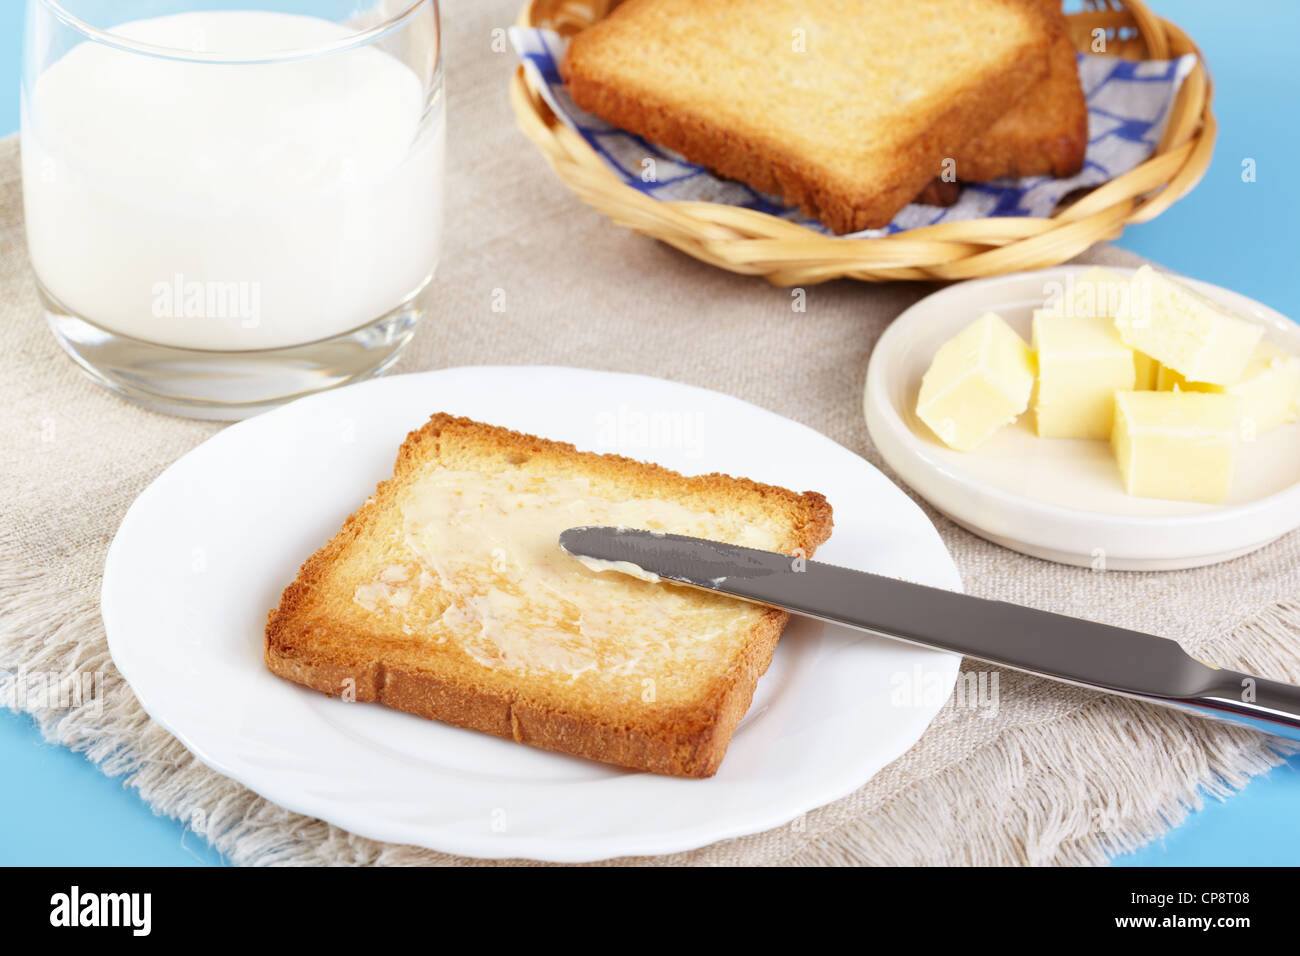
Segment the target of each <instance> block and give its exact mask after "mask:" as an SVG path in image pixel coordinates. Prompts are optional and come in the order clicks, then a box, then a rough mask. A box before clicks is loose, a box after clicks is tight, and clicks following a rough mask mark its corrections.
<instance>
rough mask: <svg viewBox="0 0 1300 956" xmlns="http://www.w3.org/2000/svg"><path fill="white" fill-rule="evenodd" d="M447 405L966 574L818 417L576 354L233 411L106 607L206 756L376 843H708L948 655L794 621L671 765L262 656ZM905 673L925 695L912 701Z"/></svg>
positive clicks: (919, 564)
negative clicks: (487, 726)
mask: <svg viewBox="0 0 1300 956" xmlns="http://www.w3.org/2000/svg"><path fill="white" fill-rule="evenodd" d="M436 411H446V412H451V413H454V414H459V415H468V416H471V417H474V418H476V419H479V420H482V421H486V422H491V423H494V424H499V425H505V426H508V427H510V428H515V429H520V430H523V431H527V432H532V433H535V434H539V435H544V436H546V437H548V438H555V439H560V440H564V441H570V442H573V443H574V444H576V445H578V446H579V447H580V448H587V449H593V450H597V451H602V452H604V451H610V452H620V453H623V454H626V455H631V456H635V457H638V458H643V459H650V460H654V461H658V462H661V463H662V464H664V465H667V466H669V467H671V468H675V469H678V470H680V471H683V472H688V473H701V472H711V471H725V472H730V473H732V474H738V475H745V476H748V477H751V478H754V479H756V480H761V481H766V482H774V483H777V484H782V485H787V486H789V487H791V488H795V489H799V490H804V489H816V490H818V491H821V492H823V493H824V494H826V495H827V497H828V498H829V499H830V501H831V504H832V506H833V507H834V509H835V531H834V534H833V537H832V538H831V540H830V541H829V542H828V543H827V544H826V545H825V547H824V548H823V549H822V550H821V551H819V552H818V557H824V558H825V559H826V560H828V561H833V562H836V563H838V564H843V565H848V566H850V567H856V568H861V569H864V570H871V571H877V572H880V573H884V574H890V575H895V576H900V577H907V578H911V579H914V580H917V581H921V582H924V583H927V584H931V585H935V586H938V587H945V588H950V589H954V590H958V589H960V587H961V582H960V579H959V577H958V575H957V570H956V568H955V567H954V566H953V563H952V560H951V559H950V558H949V556H948V553H947V551H946V550H945V548H944V546H943V543H942V541H941V540H940V538H939V535H938V533H937V532H936V531H935V530H934V527H933V526H932V525H931V524H930V522H929V521H928V520H927V519H926V517H925V515H924V514H923V513H922V512H921V510H920V509H919V508H917V507H916V506H915V504H913V502H912V501H911V499H909V498H908V497H907V496H906V495H905V494H904V493H903V492H902V491H900V490H899V489H898V488H897V487H895V486H894V485H893V484H891V483H890V482H889V481H888V480H887V479H886V478H885V477H884V476H883V475H881V474H880V473H879V472H878V471H876V470H875V469H874V468H872V467H871V466H870V465H868V464H867V463H866V462H865V461H863V460H862V459H861V458H859V457H857V456H856V455H854V454H852V453H851V452H849V451H847V450H846V449H844V448H842V447H840V446H839V445H836V444H835V443H834V442H832V441H830V440H829V439H827V438H826V437H824V436H822V435H820V434H818V433H817V432H814V431H813V430H811V429H809V428H806V427H805V426H803V425H799V424H796V423H794V422H791V421H788V420H786V419H783V418H780V417H778V416H776V415H773V414H772V413H770V412H767V411H764V410H763V409H760V408H756V407H754V406H753V405H749V404H746V403H744V402H741V401H739V400H737V399H734V398H730V397H728V396H725V395H720V394H718V393H716V392H709V391H704V390H702V389H698V388H691V387H688V386H684V385H678V384H674V383H671V382H665V381H661V380H658V379H651V378H644V377H641V376H632V375H619V374H614V373H608V372H591V371H580V370H575V369H562V368H522V367H514V368H458V369H447V370H443V371H438V372H427V373H423V374H419V375H405V376H396V377H391V378H385V379H380V380H377V381H374V382H368V383H365V384H362V385H355V386H351V387H349V388H343V389H339V390H338V391H334V392H327V393H324V394H321V395H316V396H313V397H311V398H307V399H303V400H301V401H298V402H295V403H293V404H291V405H288V406H285V407H284V408H281V409H278V410H276V411H273V412H270V413H268V414H266V415H263V416H260V417H258V418H254V419H251V420H249V421H247V422H242V423H239V424H237V425H233V426H231V427H230V428H228V429H226V430H225V431H223V432H221V433H219V434H217V435H216V436H214V437H213V438H212V439H211V440H209V441H208V442H206V443H204V444H203V445H201V446H200V447H199V448H197V449H195V450H194V451H192V452H190V453H189V454H188V455H186V456H185V457H183V458H181V459H180V460H179V461H178V462H176V463H175V464H174V465H172V466H171V467H170V468H169V469H168V470H167V471H166V472H164V473H163V474H162V475H161V476H160V477H159V478H158V479H157V480H156V481H155V482H154V483H153V484H152V485H151V486H150V487H149V488H148V489H147V490H146V491H145V492H144V493H143V494H142V495H141V496H140V497H139V499H138V500H137V501H136V502H135V504H133V505H132V506H131V509H130V511H129V512H128V513H127V515H126V518H125V519H124V520H123V521H122V526H121V528H120V529H119V530H118V533H117V537H116V538H115V539H114V541H113V545H112V547H111V548H110V550H109V554H108V562H107V566H106V568H105V571H104V591H103V613H104V624H105V627H106V628H107V631H108V640H109V647H110V649H111V650H112V654H113V660H114V661H115V662H116V664H117V666H118V669H119V670H120V671H121V672H122V674H123V675H124V676H125V677H126V679H127V680H128V681H129V682H130V684H131V686H132V688H133V689H134V690H135V692H136V694H137V696H138V697H139V698H140V701H141V703H142V704H143V705H144V707H145V709H146V710H148V712H149V713H150V715H152V716H153V718H154V719H155V720H157V721H158V722H159V723H160V724H162V725H163V726H164V727H166V728H167V729H168V730H169V731H171V732H172V733H173V734H175V735H176V736H177V737H179V738H180V739H181V741H182V742H184V744H185V745H186V746H187V747H189V748H190V750H192V751H193V752H194V753H195V754H196V755H197V756H198V757H199V759H201V760H202V761H203V762H204V763H206V764H208V765H209V766H210V767H213V768H214V769H216V770H218V771H220V772H221V773H224V774H226V775H228V776H230V777H234V778H235V779H236V780H239V781H240V782H242V783H244V784H246V785H247V786H249V787H251V788H252V789H253V790H256V791H257V792H258V793H261V794H262V795H264V796H266V797H267V798H269V799H270V800H273V801H274V802H276V803H278V804H281V805H283V806H285V807H288V808H290V809H292V810H296V811H298V812H300V813H305V814H308V815H311V816H316V817H320V818H323V819H325V820H328V821H330V822H331V823H335V824H337V825H338V826H341V827H343V828H344V829H347V830H351V831H353V832H355V833H359V834H362V835H365V836H368V837H372V838H375V839H378V840H388V841H393V842H397V843H410V844H417V845H420V846H426V847H430V848H433V849H437V850H444V851H447V852H450V853H458V854H464V855H467V856H478V857H529V858H535V859H544V860H556V861H579V860H593V859H602V858H607V857H614V856H623V855H631V854H656V853H668V852H674V851H679V850H687V849H693V848H695V847H699V846H703V845H705V844H707V843H711V842H713V841H715V840H720V839H724V838H727V837H734V836H740V835H743V834H747V833H753V832H756V831H759V830H764V829H767V828H770V827H774V826H778V825H780V824H783V823H785V822H787V821H789V820H792V819H794V818H796V817H798V816H799V815H800V814H801V813H803V812H804V811H807V810H809V809H812V808H814V807H817V806H820V805H822V804H825V803H828V802H830V801H832V800H835V799H836V798H838V797H841V796H843V795H845V794H847V793H849V792H851V791H853V790H854V789H856V788H857V787H859V786H861V785H862V784H863V783H865V782H866V781H867V780H868V779H870V778H871V776H872V775H873V774H875V773H876V772H877V771H878V770H879V769H880V768H881V767H883V766H885V765H886V764H887V763H889V762H890V761H891V760H893V759H894V758H896V757H898V756H899V755H900V754H902V753H903V752H904V751H905V750H907V748H908V747H910V746H911V745H912V744H913V743H914V742H915V741H916V739H917V738H918V737H920V736H921V733H922V732H923V731H924V730H925V728H926V726H927V725H928V724H929V723H930V720H931V719H932V718H933V716H934V715H935V713H936V712H937V711H938V709H939V707H940V706H941V705H942V704H943V702H944V700H946V699H947V697H948V694H949V692H950V691H951V689H952V686H953V684H954V682H955V680H956V672H957V665H958V662H959V658H957V657H955V656H953V655H948V654H941V653H938V652H932V651H926V650H921V649H918V648H914V647H909V646H907V645H904V644H898V643H894V642H890V641H886V640H881V639H878V638H871V637H867V636H865V635H861V634H857V633H854V632H852V631H848V630H846V629H843V628H838V627H833V626H828V625H824V624H821V623H818V622H814V621H810V620H798V621H792V622H791V625H790V627H789V629H788V631H787V632H786V635H785V637H783V638H782V640H781V644H780V647H779V648H778V650H777V653H776V658H775V660H774V661H773V664H772V668H771V670H770V671H769V672H768V674H767V675H766V676H765V677H764V678H763V680H762V681H761V682H760V683H759V686H758V692H757V694H756V695H755V698H754V705H753V707H752V708H751V710H750V712H749V714H748V715H747V716H746V718H745V720H744V722H743V723H742V724H741V726H740V728H739V729H738V730H737V732H736V735H735V738H734V739H733V741H732V744H731V748H730V752H729V753H728V754H727V758H726V760H725V761H723V764H722V769H721V770H720V771H719V772H718V774H717V776H716V777H714V778H712V779H709V780H682V779H673V778H668V777H657V776H653V775H649V774H641V773H631V772H626V771H621V770H617V769H613V768H610V767H607V766H604V765H602V764H598V763H594V762H591V761H586V760H582V759H578V758H573V757H567V756H563V755H557V754H551V753H544V752H541V751H537V750H532V749H530V748H527V747H521V746H519V745H517V744H514V743H512V742H509V741H504V740H498V739H496V738H494V737H490V736H487V735H484V734H478V733H475V732H473V731H467V730H460V729H457V728H454V727H449V726H446V725H443V724H438V723H435V722H432V721H427V720H422V719H420V718H418V717H413V716H410V715H407V714H402V713H398V712H396V711H391V710H387V709H385V708H383V707H380V706H378V705H361V704H355V703H344V702H341V701H338V700H333V699H330V698H327V697H325V696H323V695H321V694H317V693H314V692H312V691H309V690H306V689H304V688H301V687H298V686H296V685H294V684H291V683H288V682H287V681H283V680H281V679H279V678H277V677H275V676H273V675H272V674H270V673H269V672H268V671H267V670H266V669H265V667H264V666H263V663H262V628H263V625H264V623H265V620H266V613H267V610H268V609H269V608H271V607H273V606H274V605H275V604H276V602H277V601H278V599H279V596H280V591H281V590H282V589H283V588H284V586H285V585H286V584H288V583H289V582H290V581H291V580H292V579H293V577H294V575H295V574H296V573H297V569H298V566H299V564H301V562H302V561H303V560H304V559H305V558H306V557H307V556H308V555H309V554H311V553H312V551H314V550H315V549H316V548H318V547H319V546H320V545H321V544H323V543H324V542H325V541H326V540H327V539H328V538H329V537H330V536H331V535H332V534H333V533H334V532H335V531H336V530H337V529H338V527H339V526H340V525H341V524H342V522H343V519H344V518H345V517H347V515H348V514H349V513H350V512H352V511H353V510H354V509H355V508H356V507H357V506H358V505H359V504H360V503H361V502H362V501H364V500H365V499H366V497H367V496H368V495H370V494H371V493H372V492H373V490H374V487H375V485H376V483H377V482H379V481H380V480H381V479H384V478H386V477H388V476H389V475H390V474H391V471H392V467H393V460H394V458H395V455H396V451H397V447H398V445H399V444H400V443H401V441H402V439H403V438H404V437H405V435H406V433H407V432H408V431H409V430H411V429H414V428H418V427H419V426H420V425H422V424H423V423H424V422H425V421H426V420H427V418H428V416H429V415H430V414H431V413H433V412H436ZM909 693H910V696H908V695H909Z"/></svg>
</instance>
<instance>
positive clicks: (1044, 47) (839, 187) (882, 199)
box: [560, 0, 1052, 234]
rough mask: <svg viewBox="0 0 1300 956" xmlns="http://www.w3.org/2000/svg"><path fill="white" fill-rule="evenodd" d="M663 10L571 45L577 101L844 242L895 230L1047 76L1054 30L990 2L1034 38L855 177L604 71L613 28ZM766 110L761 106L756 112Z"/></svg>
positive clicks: (1011, 3)
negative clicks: (779, 200)
mask: <svg viewBox="0 0 1300 956" xmlns="http://www.w3.org/2000/svg"><path fill="white" fill-rule="evenodd" d="M655 2H656V0H626V2H624V3H622V4H620V5H619V6H618V7H617V8H616V9H615V10H614V11H613V12H612V13H611V14H610V15H609V16H608V17H606V18H605V19H604V20H601V21H599V22H597V23H596V24H594V25H593V26H591V27H589V28H587V29H586V30H584V31H582V32H580V33H579V34H578V35H577V36H575V37H574V38H573V40H572V41H571V42H570V44H569V48H568V50H567V51H566V53H565V56H564V58H563V60H562V62H561V64H560V72H561V75H562V76H563V77H564V80H565V84H566V87H567V88H568V91H569V94H570V95H571V96H572V98H573V100H574V102H575V103H577V105H578V106H579V107H580V108H582V109H584V110H586V111H587V112H590V113H594V114H595V115H597V116H599V117H600V118H602V119H604V120H605V121H607V122H609V123H612V124H613V125H615V126H618V127H621V128H623V129H627V130H630V131H632V132H634V133H637V134H638V135H640V136H643V137H644V138H646V139H648V140H650V141H652V142H655V143H658V144H660V145H662V146H666V147H668V148H669V149H672V150H675V151H677V152H679V153H681V154H682V155H684V156H685V157H686V158H687V159H688V160H690V161H692V162H695V163H699V164H701V165H704V166H708V167H710V168H711V169H713V170H715V171H717V172H718V173H720V174H721V175H723V176H727V177H730V178H733V179H738V180H741V181H743V182H745V183H748V184H749V185H750V186H752V187H754V188H755V189H758V190H760V191H763V192H768V193H776V194H778V195H780V196H782V197H783V199H784V201H785V202H786V203H788V204H790V205H793V206H796V207H798V208H799V209H800V210H802V211H803V212H804V213H806V214H808V215H809V216H812V217H814V218H816V219H818V220H820V221H821V222H822V223H823V224H825V225H826V226H827V227H828V228H830V229H831V230H832V231H833V232H835V233H837V234H844V233H850V232H857V231H860V230H863V229H873V228H880V227H883V226H885V225H887V224H888V223H889V222H890V221H891V220H892V219H893V217H894V215H895V214H897V212H898V211H899V210H900V209H902V208H903V207H904V206H906V205H907V204H908V203H909V202H910V201H912V199H913V198H914V197H915V196H916V195H917V194H918V193H919V192H920V191H921V190H922V189H923V187H925V185H926V183H927V182H929V181H930V179H932V178H933V177H934V175H935V173H936V172H938V171H939V170H940V169H941V168H942V167H941V163H942V162H943V160H944V159H945V158H948V157H952V156H954V155H955V154H956V153H957V152H958V151H959V150H960V148H961V147H963V146H964V145H965V144H967V143H968V142H970V141H971V140H973V139H974V138H975V137H976V136H977V135H978V134H979V133H981V132H982V131H984V130H987V129H988V128H989V126H990V124H992V123H993V122H994V121H995V120H997V119H998V118H999V117H1001V116H1002V115H1003V114H1005V113H1006V112H1007V111H1008V110H1009V109H1010V108H1011V107H1012V105H1013V104H1014V103H1016V102H1017V101H1018V100H1019V99H1021V98H1022V97H1023V96H1024V95H1025V94H1027V93H1028V92H1029V90H1030V89H1031V88H1032V87H1033V85H1034V84H1036V83H1037V82H1038V81H1040V80H1042V79H1043V78H1044V77H1046V76H1047V73H1048V69H1049V65H1048V51H1049V50H1050V48H1051V41H1052V29H1051V23H1050V21H1049V20H1048V18H1047V16H1046V14H1045V12H1044V10H1043V8H1042V6H1041V5H1040V2H1039V0H1033V2H1029V0H989V2H990V3H993V4H998V5H1001V6H1004V7H1006V8H1007V9H1008V11H1009V12H1014V13H1017V14H1020V15H1021V16H1023V17H1024V19H1025V22H1026V24H1028V25H1029V26H1030V32H1031V34H1032V36H1031V37H1025V38H1023V39H1022V40H1021V41H1020V42H1019V43H1018V44H1016V45H1015V46H1014V47H1013V48H1012V49H1011V50H1010V52H1009V54H1008V55H1007V56H1006V57H1005V59H1004V60H1003V61H1002V62H1000V63H999V64H998V65H997V66H996V68H992V69H990V70H989V71H988V73H987V75H985V76H983V77H981V78H979V79H978V80H975V81H972V82H970V83H969V84H968V85H967V86H965V87H963V88H961V89H959V90H957V91H956V93H955V94H954V95H951V96H948V97H945V98H944V99H942V101H941V102H940V104H939V105H938V106H936V107H935V108H934V109H933V110H932V111H931V112H930V113H929V115H927V116H925V117H923V118H922V120H921V121H919V122H918V123H917V124H916V125H915V128H914V130H913V131H912V132H911V133H910V134H909V135H908V136H907V137H906V141H905V142H902V143H900V144H898V146H897V148H895V149H893V150H892V153H891V156H890V162H889V163H888V165H887V166H885V167H884V168H880V169H874V170H872V171H871V174H870V175H861V174H860V173H861V172H862V171H855V174H854V175H847V174H845V173H844V172H843V171H842V170H837V169H835V168H834V167H832V165H830V164H828V163H826V162H817V161H815V160H814V159H812V158H810V157H809V156H807V155H804V154H802V153H801V151H800V150H799V148H798V146H797V145H796V144H792V143H791V142H790V141H789V137H784V136H780V135H777V134H776V133H775V132H771V133H765V132H763V131H762V130H761V128H760V127H752V128H742V127H737V126H732V125H727V124H726V123H720V122H719V121H718V120H717V118H716V117H715V116H714V115H713V114H712V112H711V111H710V110H709V109H707V108H706V104H703V105H702V104H698V103H688V104H683V103H682V102H674V101H673V100H672V98H671V97H669V96H667V95H665V94H663V92H662V91H660V90H645V89H635V90H634V89H631V88H625V84H624V85H620V82H619V80H618V78H617V76H614V75H610V73H609V71H608V70H604V69H602V68H601V67H600V66H599V65H598V64H597V63H596V62H595V61H596V60H597V59H598V57H599V53H600V42H601V39H602V37H604V36H605V35H606V32H607V31H608V30H609V29H611V25H613V26H612V28H613V29H617V27H618V25H619V24H620V23H622V22H623V21H624V20H628V19H630V18H634V17H635V16H636V15H637V14H638V13H640V12H641V11H642V10H645V9H648V7H649V6H652V5H653V4H654V3H655ZM761 106H762V104H761V103H756V104H755V107H754V108H755V109H761Z"/></svg>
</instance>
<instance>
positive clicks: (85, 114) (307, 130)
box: [22, 0, 446, 419]
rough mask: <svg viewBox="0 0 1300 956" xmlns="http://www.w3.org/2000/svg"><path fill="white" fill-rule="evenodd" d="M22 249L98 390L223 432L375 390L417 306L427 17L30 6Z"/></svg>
mask: <svg viewBox="0 0 1300 956" xmlns="http://www.w3.org/2000/svg"><path fill="white" fill-rule="evenodd" d="M27 14H28V15H27V26H26V36H25V47H24V66H23V88H22V161H23V200H24V208H25V212H26V223H27V242H28V248H29V250H30V253H31V262H32V266H33V268H34V269H35V273H36V280H37V284H38V287H39V290H40V295H41V297H42V300H43V304H44V308H45V313H46V318H47V320H48V322H49V325H50V328H51V329H52V330H53V332H54V335H55V337H56V338H57V339H58V341H59V343H60V344H61V345H62V346H63V348H64V349H65V350H66V351H67V352H68V354H69V355H71V356H72V358H73V359H74V360H75V361H76V362H77V363H78V364H79V365H80V366H81V367H82V369H84V370H85V371H86V372H87V373H89V374H90V375H91V377H92V378H94V379H95V380H96V381H98V382H99V383H101V384H102V385H105V386H107V387H108V388H110V389H112V390H113V391H115V392H117V393H119V394H121V395H124V396H126V397H128V398H130V399H132V400H134V401H136V402H139V403H140V404H143V405H146V406H149V407H151V408H154V409H157V410H161V411H166V412H170V413H173V414H178V415H185V416H189V417H198V418H216V419H235V418H242V417H245V416H247V415H250V414H254V413H256V412H259V411H262V410H264V409H266V408H269V407H271V406H274V405H276V404H278V403H280V402H283V401H286V400H288V399H291V398H294V397H297V396H300V395H304V394H308V393H311V392H315V391H319V390H321V389H325V388H330V387H333V386H336V385H340V384H343V383H346V382H352V381H356V380H359V379H363V378H367V377H369V376H373V375H376V374H378V373H380V372H382V371H383V370H384V369H385V368H387V367H388V366H389V365H390V364H391V363H392V362H394V361H395V360H396V358H397V356H398V353H399V351H400V350H401V349H402V347H403V346H404V345H405V344H406V343H407V342H408V341H409V340H410V338H411V336H412V334H413V332H414V330H415V327H416V323H417V322H418V321H419V319H420V318H421V315H422V312H423V310H424V308H425V298H426V297H425V296H424V294H423V293H424V292H425V290H426V288H427V286H428V285H429V283H430V281H431V279H432V277H433V273H434V269H435V266H436V264H437V262H438V256H439V248H440V245H441V232H442V205H443V195H442V194H443V179H444V162H445V151H446V145H445V144H446V129H445V108H444V98H443V92H442V62H441V55H440V43H439V40H440V29H439V17H438V4H437V2H436V0H346V2H336V0H280V2H276V0H225V2H223V0H206V2H205V0H198V2H184V0H28V8H27Z"/></svg>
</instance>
